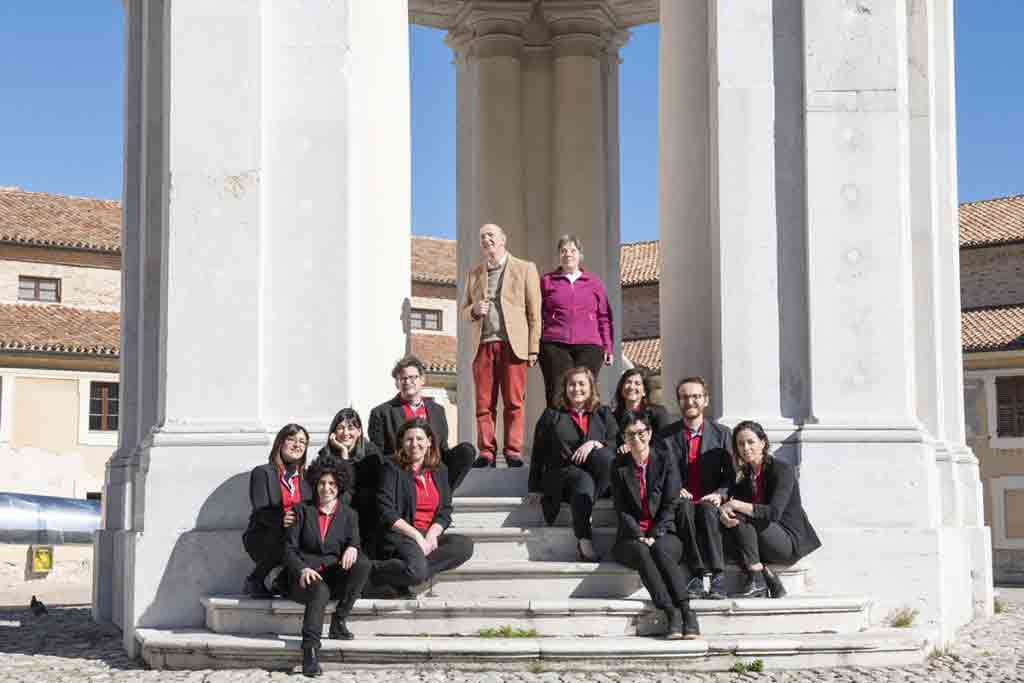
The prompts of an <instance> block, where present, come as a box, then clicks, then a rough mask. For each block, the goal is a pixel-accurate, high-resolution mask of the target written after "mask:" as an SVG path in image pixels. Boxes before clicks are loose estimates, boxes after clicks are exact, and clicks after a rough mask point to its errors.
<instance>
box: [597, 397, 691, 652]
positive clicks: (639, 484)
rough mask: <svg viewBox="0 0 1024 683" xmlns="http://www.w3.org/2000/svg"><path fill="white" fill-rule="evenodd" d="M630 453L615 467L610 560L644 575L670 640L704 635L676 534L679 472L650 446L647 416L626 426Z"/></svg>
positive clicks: (620, 457) (634, 417) (636, 416)
mask: <svg viewBox="0 0 1024 683" xmlns="http://www.w3.org/2000/svg"><path fill="white" fill-rule="evenodd" d="M621 426H622V429H623V430H622V434H623V435H624V438H625V442H626V449H627V450H626V453H624V454H622V453H620V454H619V455H618V456H617V457H616V459H615V464H614V466H613V467H612V483H611V486H612V499H613V500H614V501H615V513H616V515H617V516H618V521H619V529H618V533H617V534H616V538H615V545H614V546H613V547H612V557H614V558H615V560H616V561H618V562H620V563H621V564H624V565H626V566H627V567H629V568H631V569H636V570H637V571H639V572H640V580H641V581H642V582H643V584H644V588H646V589H647V592H648V593H649V594H650V596H651V602H653V603H654V606H655V607H657V608H658V609H660V610H662V611H663V612H664V613H665V617H666V619H667V621H668V628H667V630H666V632H665V637H666V638H668V639H670V640H671V639H677V638H687V639H691V638H696V637H697V636H698V635H700V626H698V624H697V615H696V614H694V613H693V611H692V610H691V609H690V598H689V594H688V593H687V590H686V583H687V577H686V574H685V573H684V572H683V569H682V567H681V566H680V562H681V561H682V558H683V544H682V541H681V540H680V539H679V536H677V535H676V533H675V532H676V520H675V518H676V502H677V500H678V495H679V487H680V486H681V485H682V484H681V483H680V479H679V470H678V469H676V463H675V458H673V457H672V456H671V454H669V453H668V452H667V451H665V450H664V448H663V446H660V445H659V446H654V447H652V445H651V438H652V437H653V431H654V430H653V427H652V426H651V421H650V418H649V417H648V416H647V415H644V414H633V413H630V415H629V416H628V417H627V418H625V420H624V422H623V423H622V425H621Z"/></svg>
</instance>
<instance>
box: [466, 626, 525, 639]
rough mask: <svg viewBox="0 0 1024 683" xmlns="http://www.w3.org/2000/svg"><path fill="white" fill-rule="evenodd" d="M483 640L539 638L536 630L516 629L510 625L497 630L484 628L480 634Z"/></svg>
mask: <svg viewBox="0 0 1024 683" xmlns="http://www.w3.org/2000/svg"><path fill="white" fill-rule="evenodd" d="M478 635H479V636H480V637H481V638H537V637H538V633H537V629H535V628H515V627H513V626H510V625H508V624H505V625H504V626H499V627H497V628H482V629H480V631H479V632H478Z"/></svg>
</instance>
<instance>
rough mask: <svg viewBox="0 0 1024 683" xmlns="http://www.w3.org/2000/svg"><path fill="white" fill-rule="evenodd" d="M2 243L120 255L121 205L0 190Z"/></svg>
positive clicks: (5, 189)
mask: <svg viewBox="0 0 1024 683" xmlns="http://www.w3.org/2000/svg"><path fill="white" fill-rule="evenodd" d="M0 242H10V243H15V244H28V245H33V246H41V247H64V248H68V249H86V250H89V251H100V252H107V253H118V252H120V251H121V203H120V202H117V201H113V200H107V199H85V198H83V197H65V196H64V195H59V194H48V193H46V192H25V191H24V190H21V189H18V188H11V187H4V188H0Z"/></svg>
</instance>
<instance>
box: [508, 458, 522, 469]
mask: <svg viewBox="0 0 1024 683" xmlns="http://www.w3.org/2000/svg"><path fill="white" fill-rule="evenodd" d="M505 464H506V465H508V466H509V468H510V469H511V468H513V467H522V466H523V458H522V456H519V455H506V456H505Z"/></svg>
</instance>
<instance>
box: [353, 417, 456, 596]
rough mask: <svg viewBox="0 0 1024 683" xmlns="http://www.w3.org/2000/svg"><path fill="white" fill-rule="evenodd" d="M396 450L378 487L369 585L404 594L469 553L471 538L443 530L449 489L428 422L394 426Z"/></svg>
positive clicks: (449, 517)
mask: <svg viewBox="0 0 1024 683" xmlns="http://www.w3.org/2000/svg"><path fill="white" fill-rule="evenodd" d="M397 441H398V452H396V453H395V460H394V462H393V463H391V464H389V465H386V466H385V467H384V468H383V471H382V472H381V477H380V484H379V485H378V487H377V512H378V514H379V515H380V522H381V538H380V539H379V545H378V548H379V550H380V559H379V560H378V561H377V562H376V563H375V566H374V572H373V583H374V586H380V587H390V588H391V589H393V590H394V591H395V592H396V593H397V594H398V595H399V596H401V597H409V595H410V592H409V588H410V586H415V585H417V584H421V583H425V582H426V581H427V580H429V579H430V577H432V576H434V575H435V574H437V573H438V572H443V571H446V570H448V569H454V568H455V567H458V566H460V565H462V564H463V563H465V562H466V561H467V560H468V559H469V558H470V557H471V556H472V555H473V541H472V539H470V538H467V537H466V536H460V535H458V534H449V533H445V531H446V530H447V529H448V526H449V525H450V524H451V523H452V490H451V486H450V484H449V483H448V470H447V469H446V468H445V466H444V463H443V462H441V453H440V451H439V450H438V446H437V441H436V439H435V438H434V432H433V430H432V429H431V428H430V423H429V422H427V421H426V420H423V419H421V418H415V419H412V420H409V421H408V422H406V423H405V424H403V425H402V426H401V427H400V428H399V430H398V438H397Z"/></svg>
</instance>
